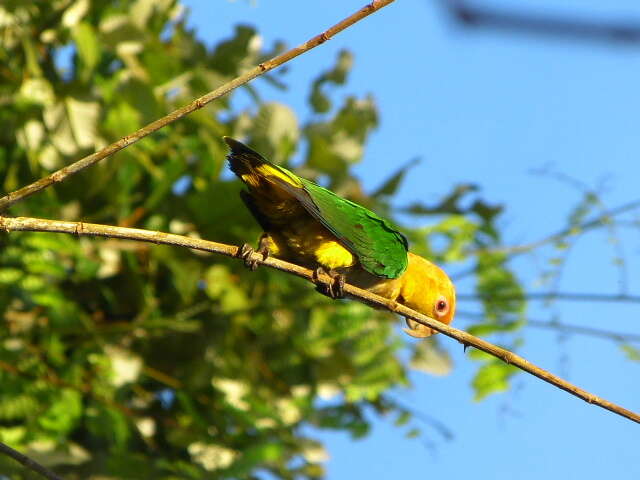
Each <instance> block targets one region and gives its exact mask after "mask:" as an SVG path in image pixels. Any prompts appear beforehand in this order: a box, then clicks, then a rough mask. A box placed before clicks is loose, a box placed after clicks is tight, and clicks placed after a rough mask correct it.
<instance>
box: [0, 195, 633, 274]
mask: <svg viewBox="0 0 640 480" xmlns="http://www.w3.org/2000/svg"><path fill="white" fill-rule="evenodd" d="M0 200H1V199H0ZM637 208H640V200H633V201H631V202H629V203H625V204H623V205H620V206H619V207H616V208H612V209H611V210H607V211H606V212H604V213H602V214H600V215H598V216H597V217H595V218H593V219H591V220H588V221H586V222H584V223H582V224H580V225H574V226H569V227H566V228H563V229H562V230H559V231H558V232H556V233H552V234H551V235H547V236H545V237H543V238H541V239H539V240H536V241H533V242H531V243H527V244H524V245H514V246H508V245H503V246H498V247H489V248H477V249H474V250H470V251H468V252H466V253H467V255H469V256H471V255H480V254H482V253H502V254H505V255H509V260H512V259H513V258H514V257H517V256H518V255H522V254H523V253H528V252H530V251H532V250H535V249H536V248H539V247H542V246H544V245H547V244H549V243H553V242H558V241H560V240H562V239H564V238H566V237H569V236H572V235H577V234H579V233H584V232H586V231H588V230H593V229H594V228H597V227H600V226H602V225H603V224H605V223H606V222H609V221H611V219H612V218H613V217H616V216H618V215H621V214H623V213H627V212H630V211H632V210H635V209H637ZM0 211H1V208H0ZM476 268H477V267H476V266H475V265H474V266H472V267H471V268H468V269H466V270H462V271H460V272H458V273H455V274H453V275H451V279H452V280H461V279H463V278H465V277H468V276H469V275H471V274H472V273H473V272H475V271H476Z"/></svg>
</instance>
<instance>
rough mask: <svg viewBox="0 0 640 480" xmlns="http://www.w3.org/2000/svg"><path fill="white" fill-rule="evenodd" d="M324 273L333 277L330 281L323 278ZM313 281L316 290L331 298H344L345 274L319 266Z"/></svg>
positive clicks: (314, 273)
mask: <svg viewBox="0 0 640 480" xmlns="http://www.w3.org/2000/svg"><path fill="white" fill-rule="evenodd" d="M322 275H328V276H330V277H331V281H330V282H326V281H325V280H321V279H320V278H321V276H322ZM313 282H314V283H315V284H316V290H318V292H320V293H322V294H323V295H326V296H327V297H329V298H333V299H334V300H335V299H338V298H344V284H345V276H344V275H343V274H341V273H335V272H332V271H330V272H327V271H326V270H325V269H324V268H322V267H318V268H317V269H316V270H315V271H314V272H313Z"/></svg>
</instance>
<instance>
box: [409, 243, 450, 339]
mask: <svg viewBox="0 0 640 480" xmlns="http://www.w3.org/2000/svg"><path fill="white" fill-rule="evenodd" d="M399 280H400V282H401V284H400V292H399V295H398V298H397V301H398V302H399V303H402V304H403V305H406V306H407V307H409V308H411V309H413V310H416V311H417V312H420V313H422V314H424V315H427V316H429V317H431V318H435V319H436V320H439V321H441V322H443V323H446V324H449V323H451V321H452V320H453V316H454V314H455V312H456V290H455V287H454V286H453V283H451V280H450V279H449V277H448V276H447V274H446V273H444V271H443V270H442V269H441V268H440V267H438V266H437V265H435V264H433V263H431V262H430V261H428V260H426V259H424V258H422V257H420V256H418V255H414V254H413V253H411V252H409V266H408V267H407V270H406V272H404V274H403V275H402V276H401V277H400V278H399ZM407 326H408V327H409V328H405V329H404V331H405V332H407V334H409V335H411V336H412V337H416V338H424V337H429V336H431V335H433V334H434V333H438V332H436V331H435V330H432V329H431V328H429V327H426V326H424V325H422V324H420V323H417V322H415V321H413V320H410V319H407Z"/></svg>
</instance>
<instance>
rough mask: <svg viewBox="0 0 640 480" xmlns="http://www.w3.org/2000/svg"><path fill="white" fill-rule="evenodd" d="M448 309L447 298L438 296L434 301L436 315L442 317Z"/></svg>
mask: <svg viewBox="0 0 640 480" xmlns="http://www.w3.org/2000/svg"><path fill="white" fill-rule="evenodd" d="M448 311H449V303H448V302H447V299H446V298H444V297H440V298H439V299H438V301H437V302H436V315H438V316H439V317H442V316H444V315H446V314H447V312H448Z"/></svg>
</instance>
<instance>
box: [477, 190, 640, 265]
mask: <svg viewBox="0 0 640 480" xmlns="http://www.w3.org/2000/svg"><path fill="white" fill-rule="evenodd" d="M639 207H640V200H633V201H631V202H629V203H625V204H624V205H620V206H619V207H616V208H612V209H611V210H607V211H605V212H604V213H602V214H600V215H598V216H597V217H595V218H593V219H592V220H589V221H587V222H584V223H582V224H580V225H573V226H569V227H567V228H563V229H562V230H560V231H558V232H556V233H552V234H551V235H547V236H545V237H543V238H541V239H540V240H536V241H535V242H531V243H528V244H525V245H516V246H513V247H496V248H489V249H487V250H485V251H487V252H490V253H505V254H508V255H512V256H513V255H519V254H521V253H526V252H530V251H531V250H535V249H536V248H539V247H542V246H543V245H546V244H548V243H553V242H557V241H559V240H562V239H563V238H565V237H567V236H570V235H576V234H578V233H584V232H585V231H587V230H591V229H593V228H596V227H599V226H601V225H602V224H604V223H606V222H607V221H609V220H611V218H613V217H615V216H618V215H620V214H623V213H626V212H629V211H631V210H635V209H636V208H639ZM479 252H482V251H481V250H478V251H475V252H471V253H479Z"/></svg>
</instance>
